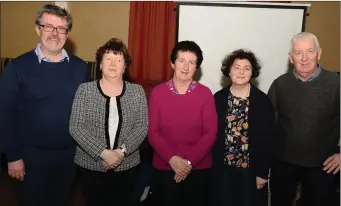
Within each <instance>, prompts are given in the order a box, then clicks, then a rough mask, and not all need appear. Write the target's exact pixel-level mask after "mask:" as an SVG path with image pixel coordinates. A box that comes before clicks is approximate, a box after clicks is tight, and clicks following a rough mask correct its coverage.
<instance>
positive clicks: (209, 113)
mask: <svg viewBox="0 0 341 206" xmlns="http://www.w3.org/2000/svg"><path fill="white" fill-rule="evenodd" d="M202 61H203V56H202V51H201V49H200V47H199V46H198V45H197V44H196V43H195V42H192V41H182V42H178V43H177V44H176V45H175V47H174V48H173V51H172V54H171V65H172V68H173V69H174V76H173V78H172V79H170V80H169V81H167V82H165V83H162V84H160V85H158V86H156V87H155V88H154V89H153V91H152V93H151V96H150V102H149V125H150V126H149V133H148V139H149V141H150V144H151V145H152V147H153V149H154V155H153V166H154V168H155V173H154V176H153V185H152V191H153V199H154V200H155V205H163V206H168V205H169V206H173V205H174V206H175V205H176V206H181V205H184V206H185V205H186V206H187V205H195V206H201V205H205V202H206V200H207V198H206V197H207V193H208V191H206V190H207V184H208V176H209V169H210V168H211V166H212V154H211V148H212V146H213V143H214V141H215V138H216V133H217V127H218V123H217V122H218V120H217V114H216V109H215V102H214V98H213V95H212V92H211V91H210V90H209V88H207V87H206V86H204V85H202V84H200V83H198V82H196V81H194V80H193V75H194V73H195V71H196V70H197V69H199V68H200V65H201V63H202Z"/></svg>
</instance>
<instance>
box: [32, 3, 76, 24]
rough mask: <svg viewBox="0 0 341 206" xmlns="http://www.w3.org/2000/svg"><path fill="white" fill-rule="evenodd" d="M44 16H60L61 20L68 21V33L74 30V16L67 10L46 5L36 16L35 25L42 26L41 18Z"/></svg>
mask: <svg viewBox="0 0 341 206" xmlns="http://www.w3.org/2000/svg"><path fill="white" fill-rule="evenodd" d="M43 14H52V15H55V16H58V17H60V18H63V19H65V20H66V21H67V29H68V31H71V29H72V16H71V14H70V13H69V12H68V11H67V10H66V9H63V8H62V7H59V6H57V5H54V4H46V5H44V6H42V7H41V8H40V9H39V11H38V13H37V16H36V20H35V24H36V25H40V24H41V18H42V16H43Z"/></svg>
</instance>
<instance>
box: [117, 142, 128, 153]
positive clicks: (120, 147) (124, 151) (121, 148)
mask: <svg viewBox="0 0 341 206" xmlns="http://www.w3.org/2000/svg"><path fill="white" fill-rule="evenodd" d="M118 149H120V150H121V151H122V152H123V154H124V155H126V152H127V148H126V145H125V144H122V145H121V146H119V147H118Z"/></svg>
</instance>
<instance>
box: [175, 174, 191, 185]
mask: <svg viewBox="0 0 341 206" xmlns="http://www.w3.org/2000/svg"><path fill="white" fill-rule="evenodd" d="M187 175H188V174H187ZM187 175H184V176H181V175H178V174H176V173H175V176H174V180H175V182H176V183H179V182H181V181H183V180H185V179H186V177H187Z"/></svg>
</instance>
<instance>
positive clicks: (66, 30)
mask: <svg viewBox="0 0 341 206" xmlns="http://www.w3.org/2000/svg"><path fill="white" fill-rule="evenodd" d="M38 25H39V27H43V30H44V31H46V30H45V28H46V27H47V26H48V27H50V28H52V30H51V31H46V32H54V30H56V32H57V33H58V34H67V33H68V32H69V29H67V28H64V27H54V26H52V25H49V24H45V25H44V24H38ZM48 27H47V28H48ZM58 29H65V33H61V32H59V31H58Z"/></svg>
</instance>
